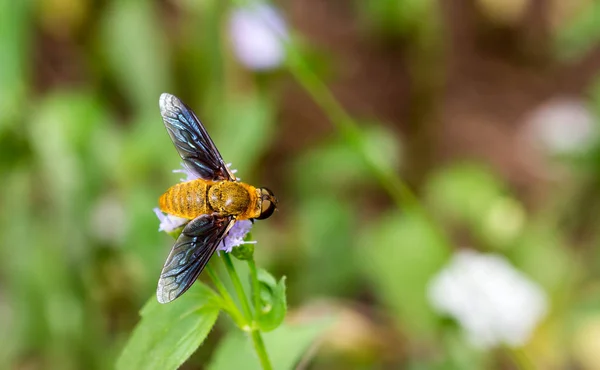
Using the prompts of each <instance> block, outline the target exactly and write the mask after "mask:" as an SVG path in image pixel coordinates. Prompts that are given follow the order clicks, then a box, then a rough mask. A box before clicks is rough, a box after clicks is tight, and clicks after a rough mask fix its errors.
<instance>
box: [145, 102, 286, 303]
mask: <svg viewBox="0 0 600 370" xmlns="http://www.w3.org/2000/svg"><path fill="white" fill-rule="evenodd" d="M160 113H161V115H162V118H163V122H164V123H165V127H166V128H167V132H168V133H169V136H170V137H171V140H172V141H173V144H175V148H176V149H177V152H178V153H179V155H180V156H181V159H183V164H184V166H185V167H186V169H187V170H188V171H189V172H191V173H192V174H193V175H194V177H197V178H196V179H193V180H190V181H186V182H182V183H179V184H177V185H174V186H172V187H170V188H169V189H168V190H167V191H166V192H165V193H164V194H163V195H161V197H160V199H159V206H160V210H161V211H162V212H165V213H167V214H169V215H173V216H177V217H181V218H183V219H184V222H183V224H182V226H184V225H185V226H184V227H183V231H182V232H181V235H180V236H179V237H178V239H177V241H176V242H175V245H173V248H172V249H171V252H170V253H169V256H168V257H167V260H166V261H165V265H164V267H163V269H162V272H161V274H160V279H159V281H158V289H157V290H156V297H157V299H158V301H159V302H160V303H167V302H171V301H173V300H174V299H176V298H177V297H179V296H181V295H182V294H183V293H185V291H186V290H188V289H189V288H190V287H191V286H192V284H193V283H194V281H196V278H197V277H198V276H199V275H200V273H201V272H202V270H203V269H204V267H205V266H206V264H207V263H208V261H209V260H210V258H211V256H212V255H213V254H214V253H215V251H216V250H217V248H218V246H219V244H220V243H221V242H222V241H223V239H224V238H225V237H226V236H227V234H228V233H229V231H230V230H231V228H232V227H233V226H234V224H235V223H236V221H242V220H254V219H259V220H260V219H265V218H267V217H269V216H271V214H273V211H274V210H275V208H276V206H277V199H276V198H275V196H274V195H273V193H272V192H271V191H270V190H269V189H267V188H255V187H254V186H252V185H248V184H245V183H243V182H240V181H238V179H237V178H236V177H235V176H234V175H233V172H232V171H231V170H230V169H229V167H228V166H227V165H226V164H225V162H224V161H223V158H222V157H221V154H220V153H219V150H218V149H217V147H216V146H215V144H214V143H213V141H212V139H211V138H210V136H209V135H208V132H206V129H205V128H204V126H203V125H202V123H201V122H200V120H199V119H198V118H197V117H196V115H195V114H194V112H193V111H192V110H191V109H190V108H189V107H188V106H187V105H185V104H184V103H183V102H182V101H181V100H179V99H178V98H177V97H175V96H173V95H171V94H166V93H165V94H162V95H161V96H160Z"/></svg>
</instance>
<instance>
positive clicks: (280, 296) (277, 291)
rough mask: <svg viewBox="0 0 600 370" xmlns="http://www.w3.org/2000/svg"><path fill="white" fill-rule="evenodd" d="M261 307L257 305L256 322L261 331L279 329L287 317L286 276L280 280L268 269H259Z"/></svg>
mask: <svg viewBox="0 0 600 370" xmlns="http://www.w3.org/2000/svg"><path fill="white" fill-rule="evenodd" d="M257 275H258V281H259V289H260V290H259V292H258V294H259V299H260V307H257V308H256V309H257V314H256V323H257V324H258V327H259V328H260V330H261V331H264V332H269V331H272V330H274V329H277V327H279V325H281V323H282V322H283V319H284V318H285V313H286V311H287V302H286V298H285V277H282V278H281V279H280V280H279V281H277V280H275V278H274V277H273V275H271V274H269V273H268V272H267V271H266V270H263V269H258V274H257Z"/></svg>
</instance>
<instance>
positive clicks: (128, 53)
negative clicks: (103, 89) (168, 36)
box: [100, 1, 170, 127]
mask: <svg viewBox="0 0 600 370" xmlns="http://www.w3.org/2000/svg"><path fill="white" fill-rule="evenodd" d="M158 18H159V17H158V15H157V11H156V8H155V4H154V3H152V2H149V1H112V2H111V4H110V6H109V7H108V9H107V11H106V13H105V16H104V17H103V19H102V28H101V40H100V41H101V47H102V52H103V53H104V55H105V57H106V58H107V62H108V64H109V66H110V67H111V69H112V72H113V74H114V79H115V80H116V82H117V83H118V84H119V86H120V87H121V89H122V90H123V92H124V93H125V94H126V96H127V98H128V99H129V101H130V102H131V103H132V104H133V106H134V108H135V110H136V112H137V113H140V112H141V113H144V114H143V116H146V117H148V113H150V114H153V115H158V97H159V96H160V93H162V92H164V91H165V90H168V89H169V86H170V77H169V57H168V56H169V49H168V48H167V43H166V40H165V37H164V35H165V34H164V33H163V32H160V31H159V29H160V28H159V27H157V26H156V25H157V24H160V21H159V19H158ZM150 117H153V116H152V115H150ZM147 123H148V121H144V122H143V123H142V122H140V124H143V125H144V127H145V126H146V125H147Z"/></svg>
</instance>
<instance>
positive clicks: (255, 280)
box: [248, 258, 261, 316]
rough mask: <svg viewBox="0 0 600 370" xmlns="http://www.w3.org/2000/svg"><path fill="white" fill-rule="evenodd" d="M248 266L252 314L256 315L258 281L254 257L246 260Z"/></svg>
mask: <svg viewBox="0 0 600 370" xmlns="http://www.w3.org/2000/svg"><path fill="white" fill-rule="evenodd" d="M248 268H249V269H250V277H251V278H252V298H253V302H254V315H256V316H258V313H259V311H260V306H261V305H260V283H259V281H258V271H257V270H256V263H255V262H254V258H251V259H249V260H248Z"/></svg>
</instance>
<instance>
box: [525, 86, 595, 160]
mask: <svg viewBox="0 0 600 370" xmlns="http://www.w3.org/2000/svg"><path fill="white" fill-rule="evenodd" d="M525 130H526V132H525V137H526V139H528V140H530V141H532V142H533V143H534V144H537V145H541V146H542V147H543V148H544V149H545V150H548V151H549V152H550V153H553V154H564V153H572V152H580V151H582V150H585V149H588V148H589V147H590V146H591V145H592V144H593V140H594V139H596V138H597V134H598V132H597V130H596V127H595V122H594V117H593V115H592V113H591V112H590V110H589V109H588V108H587V107H586V106H585V104H584V103H583V102H582V101H580V100H578V99H576V98H569V97H563V98H555V99H552V100H550V101H548V102H546V103H544V104H543V105H541V106H540V107H538V108H536V109H535V110H534V111H533V112H532V113H531V114H530V116H529V118H528V119H527V124H526V125H525Z"/></svg>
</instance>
